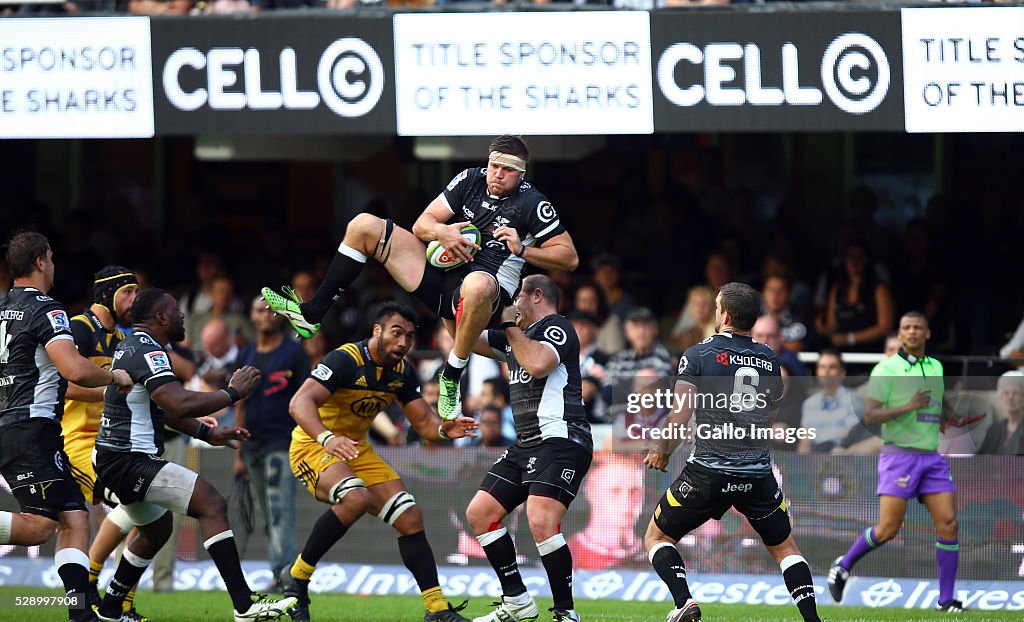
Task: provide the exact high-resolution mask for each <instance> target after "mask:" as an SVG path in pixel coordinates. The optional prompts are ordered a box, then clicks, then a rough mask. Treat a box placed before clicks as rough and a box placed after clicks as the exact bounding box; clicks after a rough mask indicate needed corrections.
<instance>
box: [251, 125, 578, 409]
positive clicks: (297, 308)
mask: <svg viewBox="0 0 1024 622" xmlns="http://www.w3.org/2000/svg"><path fill="white" fill-rule="evenodd" d="M529 159H530V150H529V148H528V147H527V145H526V143H525V142H524V141H523V139H522V138H520V137H518V136H510V135H504V136H499V137H497V138H495V139H494V140H492V141H491V144H490V146H489V147H488V157H487V165H486V166H485V167H482V168H470V169H466V170H464V171H462V172H461V173H459V174H458V175H456V176H455V178H454V179H452V180H451V182H449V183H448V185H447V186H446V187H445V189H444V190H443V191H442V192H441V194H439V195H438V196H437V198H435V199H434V200H433V201H431V202H430V205H428V206H427V208H426V209H425V210H424V211H423V213H422V214H421V215H420V217H419V218H418V219H417V220H416V223H415V224H414V225H413V227H412V231H411V232H410V231H407V230H406V229H403V228H401V227H399V226H397V225H395V223H394V222H392V221H391V220H390V219H387V218H379V217H377V216H374V215H372V214H367V213H362V214H358V215H357V216H356V217H355V218H353V219H352V220H351V221H350V222H349V223H348V227H347V228H346V229H345V237H344V239H343V240H342V242H341V245H340V246H339V247H338V252H337V253H336V254H335V255H334V259H333V260H332V261H331V265H330V267H329V268H328V271H327V276H326V278H325V279H324V281H323V283H321V284H320V287H319V289H317V291H316V294H314V296H313V299H312V300H309V301H305V302H303V301H302V300H300V299H299V298H298V296H296V295H295V293H294V292H293V291H292V290H291V288H288V287H284V288H282V292H283V295H282V294H278V293H277V292H275V291H273V290H272V289H270V288H268V287H265V288H263V297H264V299H265V300H266V301H267V305H268V306H269V307H270V308H271V310H273V311H274V312H275V313H278V314H280V315H283V316H284V317H286V318H288V320H289V321H290V322H291V324H292V326H293V327H294V328H295V330H296V332H298V333H299V335H301V336H302V337H304V338H307V339H308V338H310V337H312V336H313V335H315V334H316V332H317V331H318V330H319V329H320V321H321V320H322V319H323V317H324V315H325V314H326V313H327V311H328V309H330V307H331V305H332V304H334V300H335V299H336V298H337V297H338V296H339V294H340V292H341V291H343V290H344V289H345V288H347V287H349V286H350V285H351V284H352V282H353V281H354V280H355V279H356V277H357V276H359V273H360V272H361V271H362V269H363V265H364V264H365V263H366V261H367V260H368V259H371V258H372V259H373V260H375V261H378V262H380V263H381V264H382V265H383V266H384V267H385V268H386V269H387V271H388V272H389V273H390V274H391V276H392V277H394V279H395V282H396V283H398V284H399V285H401V286H402V288H403V289H405V290H406V291H408V292H412V293H413V294H414V295H415V296H416V297H417V298H419V299H420V300H421V301H422V302H423V303H424V304H425V305H426V306H427V307H428V308H429V309H430V310H431V311H433V312H434V313H436V314H437V315H439V316H441V317H442V318H443V319H444V321H445V325H446V326H447V327H448V331H449V332H450V333H451V334H452V337H453V338H454V340H455V346H454V347H453V348H452V351H451V354H450V355H449V357H448V362H447V364H446V365H445V366H444V369H443V371H442V373H441V376H440V384H441V397H440V401H439V402H438V414H440V415H441V418H442V419H448V420H450V419H454V418H457V417H458V416H459V413H460V411H461V407H460V404H459V402H460V400H459V380H460V378H461V377H462V372H463V370H464V369H465V367H466V364H467V362H468V360H469V355H470V353H471V352H472V349H473V345H474V344H475V343H476V339H477V337H479V336H480V333H481V332H482V331H483V330H484V329H485V328H487V327H488V326H489V325H490V324H492V320H495V319H496V318H497V316H498V313H499V312H500V311H501V309H503V308H504V307H507V306H509V305H510V304H511V303H512V299H513V297H514V295H515V292H516V290H517V288H518V287H519V281H520V277H521V275H522V272H523V268H524V267H525V266H526V264H527V263H530V264H533V265H534V266H537V267H539V268H544V269H547V270H566V271H572V270H575V269H576V266H577V265H579V256H578V255H577V254H576V247H575V245H574V244H573V241H572V237H570V235H569V233H568V231H566V230H565V227H563V226H562V223H561V220H560V219H559V217H558V213H557V212H556V211H555V208H554V207H553V206H552V205H551V202H550V201H548V199H547V197H545V196H544V195H543V194H541V193H540V192H539V191H538V190H537V189H536V188H534V187H533V186H532V185H531V184H530V183H528V182H527V181H525V177H526V165H527V162H528V161H529ZM451 220H454V221H455V222H454V223H451V224H449V221H451ZM467 225H474V226H475V227H476V229H477V230H478V233H479V235H478V236H476V238H475V239H476V240H477V241H476V242H474V241H473V239H474V235H473V232H472V230H471V229H468V228H467ZM466 235H468V236H469V239H467V237H465V236H466ZM432 242H437V245H434V246H433V247H432V249H431V250H432V251H433V253H432V254H431V257H433V258H434V259H435V261H434V262H433V263H434V265H428V261H427V251H428V249H427V244H429V243H432ZM438 245H439V246H440V247H443V248H444V253H437V247H438ZM442 255H443V257H442ZM441 265H446V266H447V268H446V269H443V268H440V267H436V266H441ZM456 326H458V328H457V329H456Z"/></svg>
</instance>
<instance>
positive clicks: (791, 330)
mask: <svg viewBox="0 0 1024 622" xmlns="http://www.w3.org/2000/svg"><path fill="white" fill-rule="evenodd" d="M761 298H762V299H763V300H764V310H763V313H764V314H765V315H769V316H771V318H772V319H773V320H775V321H776V322H777V323H778V325H779V334H780V335H781V337H782V344H783V347H784V348H785V349H786V350H789V351H792V352H802V351H803V350H804V348H805V347H806V346H807V345H808V344H809V343H811V342H813V338H812V335H811V331H810V327H811V326H813V322H811V321H810V320H808V319H806V318H804V317H802V316H800V315H799V314H797V313H794V312H793V310H792V308H791V307H790V284H789V279H788V278H786V277H785V276H782V275H781V274H776V275H773V276H769V277H768V278H767V279H765V281H764V290H763V291H762V292H761Z"/></svg>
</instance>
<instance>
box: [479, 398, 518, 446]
mask: <svg viewBox="0 0 1024 622" xmlns="http://www.w3.org/2000/svg"><path fill="white" fill-rule="evenodd" d="M501 425H502V413H501V408H499V407H497V406H486V407H484V409H483V410H481V411H480V437H479V438H480V445H483V446H484V447H508V446H510V445H511V444H512V440H511V439H510V438H508V437H507V436H505V435H504V434H502V433H501Z"/></svg>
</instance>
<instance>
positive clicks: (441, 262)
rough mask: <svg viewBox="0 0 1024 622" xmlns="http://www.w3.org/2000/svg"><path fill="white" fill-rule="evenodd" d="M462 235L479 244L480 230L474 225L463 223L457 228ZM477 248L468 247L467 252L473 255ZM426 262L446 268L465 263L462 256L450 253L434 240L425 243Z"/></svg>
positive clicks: (436, 266) (467, 239)
mask: <svg viewBox="0 0 1024 622" xmlns="http://www.w3.org/2000/svg"><path fill="white" fill-rule="evenodd" d="M459 232H460V233H461V234H462V237H464V238H466V241H468V242H472V243H473V244H477V245H479V244H480V239H481V238H482V236H481V235H480V230H479V229H477V228H476V225H463V226H462V229H460V230H459ZM476 251H477V249H476V248H475V247H472V246H471V247H469V254H470V255H475V254H476ZM427 263H429V264H430V265H432V266H434V267H435V268H441V269H442V270H447V269H449V268H455V267H458V266H461V265H462V264H464V263H466V262H465V261H463V260H462V258H460V257H458V256H457V255H455V253H451V252H449V251H448V249H446V248H445V247H443V246H441V243H440V242H438V241H437V240H434V241H433V242H431V243H430V244H427Z"/></svg>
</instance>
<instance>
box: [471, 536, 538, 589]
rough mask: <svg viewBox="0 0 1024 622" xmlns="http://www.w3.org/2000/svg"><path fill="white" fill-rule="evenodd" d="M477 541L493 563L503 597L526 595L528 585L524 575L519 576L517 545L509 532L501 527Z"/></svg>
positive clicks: (478, 538) (479, 537)
mask: <svg viewBox="0 0 1024 622" xmlns="http://www.w3.org/2000/svg"><path fill="white" fill-rule="evenodd" d="M476 539H477V540H479V541H480V545H481V546H483V547H484V553H486V554H487V561H489V562H491V568H494V572H495V574H497V575H498V581H499V582H501V593H502V595H504V596H519V595H520V594H525V593H526V584H524V583H523V575H521V574H519V563H518V562H517V561H516V545H515V543H513V542H512V536H510V535H508V530H507V529H505V528H504V527H501V528H500V529H496V530H494V531H488V532H487V533H485V534H483V535H482V536H477V537H476Z"/></svg>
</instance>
